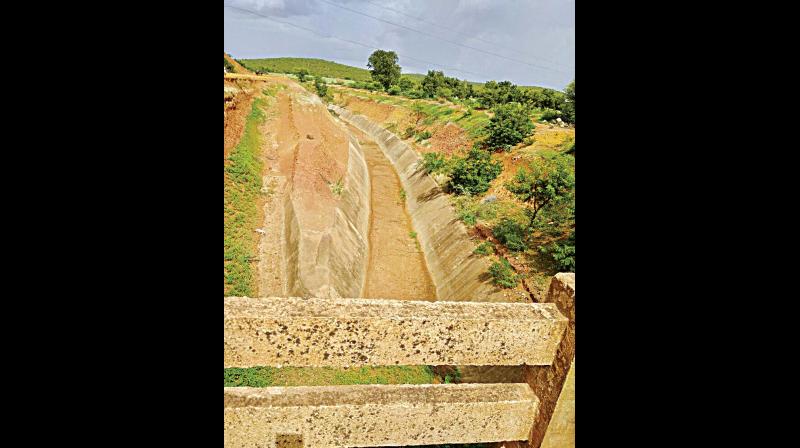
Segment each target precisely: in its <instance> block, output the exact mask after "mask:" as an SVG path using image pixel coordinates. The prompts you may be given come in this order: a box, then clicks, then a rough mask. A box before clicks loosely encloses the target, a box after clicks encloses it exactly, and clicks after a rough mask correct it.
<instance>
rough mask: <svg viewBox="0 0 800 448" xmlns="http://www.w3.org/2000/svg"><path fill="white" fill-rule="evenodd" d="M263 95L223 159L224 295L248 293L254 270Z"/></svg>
mask: <svg viewBox="0 0 800 448" xmlns="http://www.w3.org/2000/svg"><path fill="white" fill-rule="evenodd" d="M263 101H264V100H263V99H261V98H256V99H255V100H253V105H252V109H251V111H250V115H249V116H248V117H247V123H246V124H245V129H244V133H243V135H242V138H241V140H240V141H239V144H238V145H237V146H236V148H234V149H233V150H232V151H231V153H230V155H229V156H228V159H227V160H226V161H225V295H226V296H252V295H254V293H255V284H256V283H255V282H256V279H255V273H254V267H253V265H252V263H253V259H254V258H255V255H256V250H257V245H258V234H257V233H256V232H255V229H256V228H257V227H258V225H259V216H260V213H259V195H260V194H261V186H262V185H261V184H262V178H261V171H262V162H261V160H260V158H259V153H260V150H261V135H260V133H259V130H258V127H259V125H260V124H261V123H262V122H263V121H264V119H265V115H264V112H263V111H262V110H261V106H262V104H263Z"/></svg>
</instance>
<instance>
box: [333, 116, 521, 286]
mask: <svg viewBox="0 0 800 448" xmlns="http://www.w3.org/2000/svg"><path fill="white" fill-rule="evenodd" d="M328 108H329V109H331V110H332V111H334V112H336V113H337V114H338V115H339V117H340V118H341V119H343V120H345V121H346V122H348V123H350V124H352V125H354V126H355V127H357V128H358V129H360V130H362V131H363V132H365V133H366V134H367V135H368V136H370V137H371V138H372V139H374V140H375V142H377V143H378V145H379V146H380V148H381V150H383V153H384V154H385V155H386V157H387V158H388V159H389V160H390V161H391V162H392V165H393V166H394V168H395V170H396V171H397V174H398V176H399V177H400V181H401V183H402V184H403V188H404V189H405V191H406V193H407V195H406V206H407V208H408V212H409V214H410V215H411V220H412V223H413V225H414V229H415V230H416V231H417V238H418V240H419V243H420V246H421V247H422V251H423V253H424V255H425V261H426V262H427V265H428V269H429V271H430V273H431V279H432V280H433V283H434V286H436V291H437V292H436V295H437V298H438V300H446V301H486V302H502V301H507V298H505V297H504V296H503V292H502V290H501V289H499V288H497V287H496V286H494V285H493V284H492V283H491V278H490V276H489V275H488V274H487V271H488V269H489V266H490V264H491V263H490V261H489V260H488V259H487V258H485V257H479V256H475V255H474V254H473V251H474V250H475V244H474V243H473V242H472V241H470V239H469V236H468V235H467V231H466V229H465V228H464V225H463V224H462V223H461V221H460V220H459V219H458V217H457V216H456V213H455V211H454V210H453V207H452V206H451V205H450V202H449V200H448V199H447V195H445V194H444V192H443V191H442V190H441V188H440V187H439V185H438V184H437V183H436V181H434V180H433V179H432V178H431V177H430V176H429V175H428V174H427V173H426V172H425V170H424V169H422V163H421V161H422V159H421V158H420V157H419V156H418V155H417V153H416V152H415V151H414V149H413V148H411V147H410V146H408V145H407V144H406V143H405V142H403V141H402V140H401V139H399V138H398V137H397V136H396V135H394V134H392V133H391V132H389V131H387V130H386V129H384V128H382V127H381V126H380V125H379V124H376V123H373V122H372V121H370V120H369V119H367V118H366V117H364V116H363V115H356V114H353V113H352V112H350V111H348V110H347V109H344V108H341V107H339V106H336V105H329V106H328Z"/></svg>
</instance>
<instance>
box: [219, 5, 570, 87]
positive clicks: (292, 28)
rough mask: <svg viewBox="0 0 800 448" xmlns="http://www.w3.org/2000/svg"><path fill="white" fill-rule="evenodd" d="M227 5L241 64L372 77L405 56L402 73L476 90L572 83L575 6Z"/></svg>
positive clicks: (229, 31)
mask: <svg viewBox="0 0 800 448" xmlns="http://www.w3.org/2000/svg"><path fill="white" fill-rule="evenodd" d="M224 4H225V5H229V6H232V7H225V8H224V11H225V51H226V52H227V53H229V54H230V55H232V56H233V57H234V58H237V59H250V58H269V57H306V58H319V59H326V60H329V61H335V62H339V63H342V64H347V65H352V66H355V67H361V68H366V63H367V58H369V55H370V54H371V53H372V52H373V51H374V50H375V49H378V48H380V49H383V50H392V51H395V52H396V53H397V54H398V56H399V63H400V66H401V67H402V70H403V73H423V74H424V73H427V71H428V70H442V71H444V73H445V75H447V76H454V77H457V78H460V79H468V80H470V81H480V82H483V81H489V80H496V81H503V80H509V81H511V82H513V83H514V84H518V85H535V86H542V87H549V88H554V89H558V90H562V89H563V88H564V87H565V86H566V85H567V84H568V83H569V82H570V81H572V80H573V79H575V1H574V0H224ZM235 8H238V9H235ZM241 9H244V10H248V11H253V12H255V13H256V14H257V15H256V14H251V13H248V12H244V11H241ZM278 22H283V23H278ZM437 64H438V65H437Z"/></svg>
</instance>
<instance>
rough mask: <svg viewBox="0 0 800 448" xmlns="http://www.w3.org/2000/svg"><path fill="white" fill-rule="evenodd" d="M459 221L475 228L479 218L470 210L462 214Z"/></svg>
mask: <svg viewBox="0 0 800 448" xmlns="http://www.w3.org/2000/svg"><path fill="white" fill-rule="evenodd" d="M458 219H460V220H461V221H462V222H463V223H464V224H466V225H468V226H474V225H475V224H476V223H477V222H478V216H477V215H476V214H475V212H473V211H469V210H465V211H463V212H461V213H460V214H459V215H458Z"/></svg>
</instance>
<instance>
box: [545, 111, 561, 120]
mask: <svg viewBox="0 0 800 448" xmlns="http://www.w3.org/2000/svg"><path fill="white" fill-rule="evenodd" d="M560 116H561V112H559V111H557V110H554V109H545V110H544V112H543V113H542V118H541V119H542V120H547V121H552V120H555V119H556V118H559V117H560Z"/></svg>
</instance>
